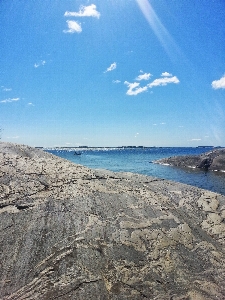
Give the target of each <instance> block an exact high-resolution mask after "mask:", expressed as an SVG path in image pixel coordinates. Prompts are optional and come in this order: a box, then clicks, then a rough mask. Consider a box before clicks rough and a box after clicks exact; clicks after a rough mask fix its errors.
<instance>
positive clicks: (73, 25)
mask: <svg viewBox="0 0 225 300" xmlns="http://www.w3.org/2000/svg"><path fill="white" fill-rule="evenodd" d="M66 23H67V26H68V29H66V30H63V32H64V33H75V32H77V33H80V32H81V31H82V28H81V25H80V23H78V22H76V21H71V20H67V21H66Z"/></svg>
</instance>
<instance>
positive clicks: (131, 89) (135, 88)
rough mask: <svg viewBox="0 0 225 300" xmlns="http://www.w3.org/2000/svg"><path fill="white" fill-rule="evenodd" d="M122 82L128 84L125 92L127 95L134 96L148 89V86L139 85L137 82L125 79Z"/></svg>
mask: <svg viewBox="0 0 225 300" xmlns="http://www.w3.org/2000/svg"><path fill="white" fill-rule="evenodd" d="M124 84H126V85H127V86H128V90H127V92H126V94H127V95H129V96H136V95H138V94H140V93H143V92H145V91H147V90H148V86H144V87H140V83H139V82H133V83H130V82H128V81H125V82H124Z"/></svg>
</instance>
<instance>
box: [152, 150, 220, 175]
mask: <svg viewBox="0 0 225 300" xmlns="http://www.w3.org/2000/svg"><path fill="white" fill-rule="evenodd" d="M155 163H159V164H168V165H171V166H175V167H181V168H199V169H205V170H209V171H222V172H225V149H216V150H212V151H209V152H206V153H203V154H201V155H183V156H173V157H169V158H163V159H159V160H157V161H155Z"/></svg>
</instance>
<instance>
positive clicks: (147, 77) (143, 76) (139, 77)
mask: <svg viewBox="0 0 225 300" xmlns="http://www.w3.org/2000/svg"><path fill="white" fill-rule="evenodd" d="M151 76H152V74H150V73H144V74H141V75H138V77H136V80H138V81H141V80H149V79H150V77H151Z"/></svg>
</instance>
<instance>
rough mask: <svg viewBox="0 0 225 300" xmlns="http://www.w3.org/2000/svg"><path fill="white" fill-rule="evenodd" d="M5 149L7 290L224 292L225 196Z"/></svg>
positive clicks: (2, 261) (1, 157) (0, 201)
mask: <svg viewBox="0 0 225 300" xmlns="http://www.w3.org/2000/svg"><path fill="white" fill-rule="evenodd" d="M0 149H1V151H0V165H1V169H0V189H1V194H0V195H1V198H0V232H1V233H0V249H1V251H0V270H1V272H0V298H1V299H4V300H9V299H10V300H12V299H16V300H22V299H26V300H31V299H32V300H33V299H38V300H40V299H41V300H42V299H43V300H49V299H50V300H51V299H60V300H68V299H76V300H77V299H82V300H83V299H102V300H103V299H104V300H105V299H113V300H114V299H115V300H117V299H124V300H125V299H137V300H139V299H157V300H158V299H162V300H165V299H173V300H178V299H179V300H181V299H182V300H184V299H198V300H201V299H202V300H203V299H204V300H205V299H206V300H207V299H208V300H209V299H210V300H212V299H216V300H218V299H225V285H224V282H225V275H224V274H225V254H224V244H225V224H224V217H225V197H224V196H222V195H220V194H215V193H212V192H209V191H206V190H201V189H198V188H195V187H191V186H187V185H184V184H180V183H174V182H170V181H165V180H161V179H156V178H152V177H147V176H141V175H135V174H131V173H113V172H109V171H95V170H90V169H88V168H85V167H83V166H80V165H75V164H72V163H70V162H69V161H66V160H63V159H61V158H58V157H55V156H53V155H51V154H48V153H44V152H42V151H40V150H36V149H33V148H30V147H27V146H21V145H14V144H6V143H0Z"/></svg>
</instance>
